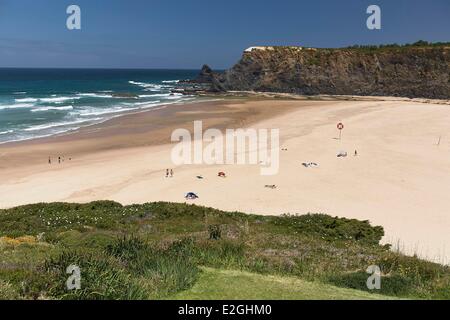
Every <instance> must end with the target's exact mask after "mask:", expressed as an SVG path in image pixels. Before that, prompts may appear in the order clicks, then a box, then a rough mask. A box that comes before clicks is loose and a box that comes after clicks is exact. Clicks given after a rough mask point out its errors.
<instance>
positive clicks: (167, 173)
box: [166, 169, 169, 178]
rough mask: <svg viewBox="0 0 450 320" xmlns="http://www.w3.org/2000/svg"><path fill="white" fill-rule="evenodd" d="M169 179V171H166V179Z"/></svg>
mask: <svg viewBox="0 0 450 320" xmlns="http://www.w3.org/2000/svg"><path fill="white" fill-rule="evenodd" d="M168 177H169V169H166V178H168Z"/></svg>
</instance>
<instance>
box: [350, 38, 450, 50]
mask: <svg viewBox="0 0 450 320" xmlns="http://www.w3.org/2000/svg"><path fill="white" fill-rule="evenodd" d="M440 47H450V42H427V41H424V40H419V41H417V42H414V43H406V44H397V43H391V44H381V45H353V46H350V47H347V48H345V49H356V50H360V51H369V52H370V51H380V50H402V49H407V48H440Z"/></svg>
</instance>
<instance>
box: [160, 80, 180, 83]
mask: <svg viewBox="0 0 450 320" xmlns="http://www.w3.org/2000/svg"><path fill="white" fill-rule="evenodd" d="M178 82H180V80H164V81H162V83H178Z"/></svg>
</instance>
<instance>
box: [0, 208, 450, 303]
mask: <svg viewBox="0 0 450 320" xmlns="http://www.w3.org/2000/svg"><path fill="white" fill-rule="evenodd" d="M383 234H384V231H383V228H382V227H379V226H371V225H370V223H369V222H368V221H358V220H354V219H343V218H337V217H331V216H328V215H324V214H307V215H285V216H281V217H280V216H258V215H246V214H244V213H240V212H223V211H220V210H216V209H212V208H206V207H200V206H195V205H187V204H174V203H163V202H157V203H147V204H143V205H131V206H122V205H120V204H118V203H115V202H111V201H98V202H93V203H89V204H69V203H50V204H35V205H28V206H23V207H18V208H12V209H8V210H0V299H167V298H169V297H174V296H176V295H177V294H181V292H185V293H186V294H188V292H192V291H189V290H191V288H200V287H198V286H201V285H202V283H203V284H205V283H208V281H209V282H211V283H212V280H208V281H206V282H205V279H207V277H208V274H215V275H217V274H216V273H217V272H219V273H220V274H225V275H227V276H230V275H231V274H233V273H232V272H242V274H240V276H242V277H244V275H245V277H247V278H248V279H254V277H260V278H258V279H260V280H261V283H266V284H267V286H268V287H266V286H265V285H264V286H263V287H264V288H262V287H261V288H259V289H258V290H257V293H258V294H261V295H263V294H267V296H268V297H269V296H270V294H269V293H270V292H278V291H279V290H282V288H283V286H284V285H285V284H286V283H287V282H289V281H290V280H289V281H288V280H287V279H294V280H298V281H299V283H301V284H302V286H303V287H304V288H305V289H304V290H307V288H310V289H311V290H310V291H308V292H310V293H308V295H306V296H305V298H308V297H311V298H312V297H315V296H314V295H313V292H314V290H317V298H318V299H319V298H322V297H323V298H327V299H335V298H341V299H347V298H351V296H352V294H355V295H354V297H357V296H358V295H357V294H356V293H358V294H359V295H360V297H361V298H364V297H369V296H370V297H373V294H372V293H371V292H369V290H368V289H367V288H366V280H367V277H368V274H366V273H365V270H366V269H367V267H368V266H369V265H378V266H379V267H380V268H381V271H382V287H381V290H380V291H379V292H377V293H379V294H380V295H384V296H390V297H401V298H421V299H450V270H449V267H448V266H442V265H439V264H436V263H432V262H428V261H424V260H421V259H418V258H417V257H408V256H404V255H402V254H400V253H397V252H393V251H391V250H390V247H389V246H388V245H380V244H379V242H380V239H381V238H382V236H383ZM72 264H76V265H78V266H79V267H80V269H81V276H82V281H81V283H82V289H81V290H78V291H68V290H67V289H66V287H65V283H66V280H67V278H68V276H69V275H68V274H66V268H67V267H68V266H69V265H72ZM205 267H206V268H207V269H203V270H206V271H203V272H202V271H201V270H202V268H205ZM208 268H210V269H208ZM211 268H213V269H214V270H216V271H213V269H211ZM228 271H229V272H231V273H227V272H228ZM250 273H251V274H252V276H251V277H250V276H249V274H250ZM225 275H224V276H223V277H225ZM240 276H239V277H240ZM205 277H206V278H205ZM223 277H222V279H224V281H225V282H224V283H217V286H219V287H223V286H226V285H227V283H228V281H229V283H232V280H233V279H234V278H233V277H231V278H230V279H228V280H226V279H225V278H223ZM239 277H238V276H236V278H239ZM245 277H244V278H245ZM247 278H245V279H247ZM278 278H280V279H285V280H286V281H287V282H283V281H281V280H280V281H275V280H273V279H278ZM202 279H203V280H202ZM245 279H242V281H244V280H245ZM264 279H265V280H264ZM249 281H250V280H249ZM286 287H289V285H288V284H286ZM316 287H317V288H316ZM327 288H329V289H330V290H328V289H327ZM207 289H208V288H206V289H205V288H203V289H202V290H203V291H202V292H209V291H208V290H210V291H211V297H209V298H214V297H215V294H213V292H215V290H216V289H215V288H214V287H213V286H212V284H211V288H209V289H208V290H207ZM186 290H187V291H186ZM199 290H200V289H199ZM347 290H350V291H347ZM229 292H230V294H231V293H232V292H233V291H232V290H231V289H230V291H229ZM305 292H306V291H305ZM346 292H350V293H351V294H350V293H349V294H348V295H347V294H346ZM205 294H206V293H205ZM251 294H254V293H251ZM251 294H250V293H248V295H247V297H249V298H250V297H251ZM367 295H369V296H367ZM281 296H283V297H284V296H285V295H284V293H282V292H280V297H281ZM296 297H298V298H302V296H301V292H297V293H296ZM242 298H243V299H244V298H245V296H243V297H242ZM292 298H294V297H292Z"/></svg>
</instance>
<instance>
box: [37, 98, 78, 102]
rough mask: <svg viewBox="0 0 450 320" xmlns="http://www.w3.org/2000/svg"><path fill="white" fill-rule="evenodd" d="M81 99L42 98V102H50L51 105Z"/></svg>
mask: <svg viewBox="0 0 450 320" xmlns="http://www.w3.org/2000/svg"><path fill="white" fill-rule="evenodd" d="M78 99H81V97H53V98H41V99H39V101H40V102H50V103H52V102H53V103H64V102H66V101H71V100H78Z"/></svg>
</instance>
